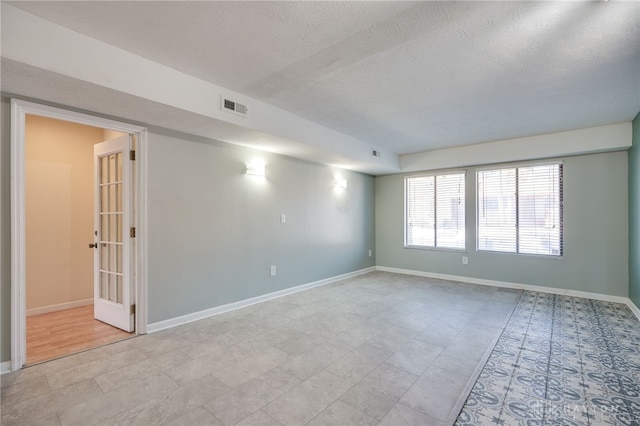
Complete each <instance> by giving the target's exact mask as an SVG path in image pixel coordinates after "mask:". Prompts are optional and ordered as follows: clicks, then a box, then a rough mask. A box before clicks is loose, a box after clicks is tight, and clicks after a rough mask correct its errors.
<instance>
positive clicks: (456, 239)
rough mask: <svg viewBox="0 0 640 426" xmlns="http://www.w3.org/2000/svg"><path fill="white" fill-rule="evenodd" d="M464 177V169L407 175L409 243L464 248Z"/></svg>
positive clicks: (410, 244) (407, 228)
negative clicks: (459, 171) (432, 174)
mask: <svg viewBox="0 0 640 426" xmlns="http://www.w3.org/2000/svg"><path fill="white" fill-rule="evenodd" d="M464 179H465V174H464V173H456V174H447V175H437V176H416V177H408V178H406V180H405V182H406V183H405V185H406V203H407V205H406V209H407V210H406V232H405V235H406V241H405V243H406V245H408V246H423V247H441V248H453V249H464V247H465V223H464V217H465V216H464V208H465V203H464Z"/></svg>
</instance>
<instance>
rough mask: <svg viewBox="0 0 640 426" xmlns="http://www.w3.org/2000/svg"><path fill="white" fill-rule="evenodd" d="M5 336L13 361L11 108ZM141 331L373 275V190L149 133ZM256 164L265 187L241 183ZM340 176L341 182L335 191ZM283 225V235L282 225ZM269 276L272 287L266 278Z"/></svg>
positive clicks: (270, 157) (360, 181) (364, 179)
mask: <svg viewBox="0 0 640 426" xmlns="http://www.w3.org/2000/svg"><path fill="white" fill-rule="evenodd" d="M1 106H2V111H1V114H2V124H3V126H2V151H1V155H2V157H1V158H0V166H1V170H0V176H1V177H2V181H1V185H0V189H1V190H2V192H1V197H2V198H1V200H2V208H1V210H0V213H1V214H2V216H1V217H0V222H1V224H2V226H1V228H0V231H1V234H0V241H1V246H0V249H1V250H2V251H1V255H2V275H1V277H2V283H1V287H0V292H1V293H0V294H1V296H2V301H1V303H2V314H1V315H2V325H1V327H0V341H1V343H2V348H1V351H0V360H1V361H8V360H9V359H10V327H11V326H10V311H11V305H10V291H11V283H10V264H9V263H10V216H9V209H10V187H9V185H10V182H9V164H10V163H9V147H10V129H9V117H10V105H9V103H8V100H7V99H6V98H3V99H2V104H1ZM147 155H148V250H149V252H148V310H149V314H148V321H149V323H155V322H158V321H163V320H167V319H171V318H175V317H178V316H181V315H186V314H190V313H194V312H197V311H201V310H204V309H209V308H213V307H216V306H220V305H224V304H227V303H231V302H236V301H240V300H244V299H247V298H250V297H255V296H260V295H263V294H266V293H271V292H274V291H278V290H282V289H286V288H290V287H293V286H297V285H301V284H306V283H309V282H313V281H317V280H321V279H325V278H330V277H334V276H337V275H341V274H345V273H349V272H353V271H357V270H360V269H364V268H368V267H372V266H374V264H375V263H374V259H375V257H369V255H368V251H369V249H371V250H373V249H374V248H375V239H374V178H373V177H371V176H368V175H364V174H361V173H355V172H349V171H344V170H338V169H333V168H330V167H328V166H324V165H319V164H314V163H309V162H304V161H300V160H296V159H293V158H289V157H285V156H279V155H274V154H265V153H261V152H258V151H255V150H250V149H246V148H241V147H237V146H233V145H229V144H224V143H221V142H216V141H213V140H207V139H204V138H196V137H191V136H188V135H183V134H177V133H173V132H168V131H164V130H158V129H150V132H149V137H148V154H147ZM256 158H261V159H263V160H264V161H265V163H266V175H267V176H266V179H264V180H262V181H260V179H256V178H253V177H249V176H246V175H245V174H244V172H245V167H246V166H245V163H247V162H249V161H252V160H254V159H256ZM335 174H340V175H342V176H343V177H344V178H346V179H347V181H348V187H347V189H346V190H344V191H338V190H335V189H334V186H333V185H334V181H335V177H334V175H335ZM283 213H284V214H286V224H281V223H280V215H281V214H283ZM270 265H276V267H277V275H276V276H274V277H271V276H270V275H269V267H270Z"/></svg>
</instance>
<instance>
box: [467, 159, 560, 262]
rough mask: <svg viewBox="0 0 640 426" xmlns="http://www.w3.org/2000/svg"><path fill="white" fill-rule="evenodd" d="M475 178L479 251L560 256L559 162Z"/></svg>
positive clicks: (495, 171) (481, 172)
mask: <svg viewBox="0 0 640 426" xmlns="http://www.w3.org/2000/svg"><path fill="white" fill-rule="evenodd" d="M477 177H478V210H477V211H478V250H485V251H498V252H508V253H522V254H539V255H547V256H562V164H560V163H556V164H546V165H535V166H526V167H525V166H523V167H509V168H502V169H492V170H479V171H478V174H477Z"/></svg>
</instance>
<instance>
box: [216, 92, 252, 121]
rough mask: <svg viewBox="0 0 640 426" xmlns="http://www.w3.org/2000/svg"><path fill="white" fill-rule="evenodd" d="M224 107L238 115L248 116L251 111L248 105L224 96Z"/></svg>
mask: <svg viewBox="0 0 640 426" xmlns="http://www.w3.org/2000/svg"><path fill="white" fill-rule="evenodd" d="M222 109H223V110H225V111H230V112H234V113H236V114H238V115H241V116H242V117H246V116H247V114H248V112H249V110H248V108H247V106H246V105H243V104H241V103H238V102H235V101H232V100H230V99H227V98H224V97H223V98H222Z"/></svg>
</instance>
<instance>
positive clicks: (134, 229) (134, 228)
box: [129, 226, 136, 238]
mask: <svg viewBox="0 0 640 426" xmlns="http://www.w3.org/2000/svg"><path fill="white" fill-rule="evenodd" d="M129 237H131V238H135V237H136V227H135V226H132V227H131V229H129Z"/></svg>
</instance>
